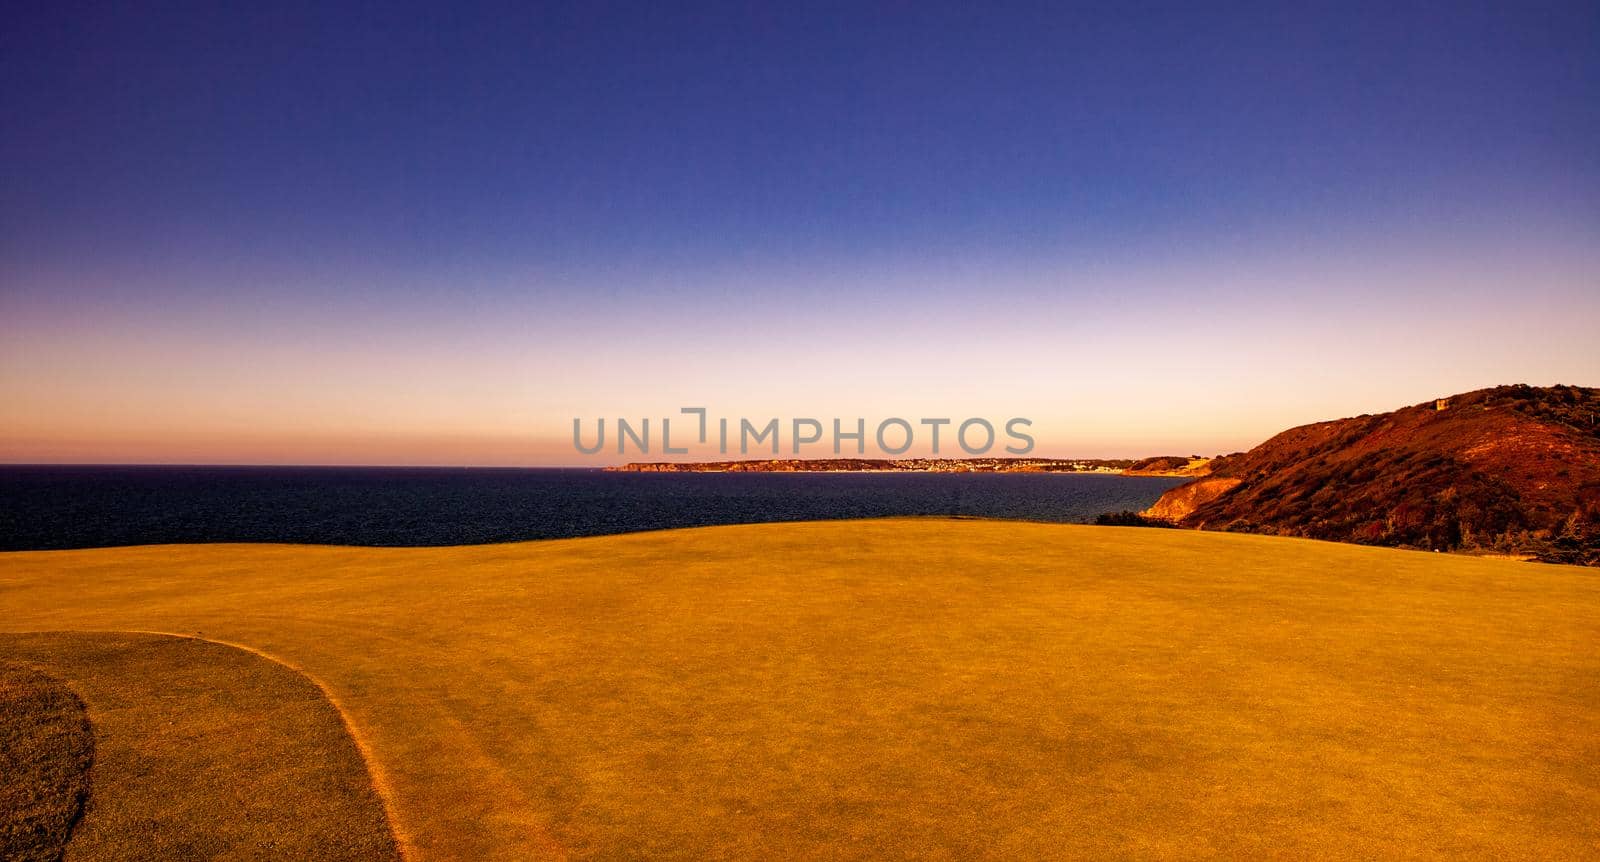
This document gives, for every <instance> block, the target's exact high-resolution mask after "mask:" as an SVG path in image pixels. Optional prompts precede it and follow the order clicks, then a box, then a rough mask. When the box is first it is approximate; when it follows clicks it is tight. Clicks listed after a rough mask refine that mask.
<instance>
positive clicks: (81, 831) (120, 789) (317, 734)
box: [0, 632, 398, 862]
mask: <svg viewBox="0 0 1600 862" xmlns="http://www.w3.org/2000/svg"><path fill="white" fill-rule="evenodd" d="M0 656H4V657H7V658H9V659H11V660H14V661H15V660H21V661H26V662H28V663H30V664H33V665H36V666H39V667H43V668H47V669H48V670H49V672H50V673H51V674H52V675H55V676H59V677H61V678H63V679H65V680H66V681H67V682H68V683H69V684H70V685H71V687H72V688H73V689H74V690H75V691H77V692H79V693H81V695H82V697H83V700H84V701H85V702H87V704H88V712H89V719H90V721H91V723H92V725H93V728H94V734H95V757H94V767H93V770H92V773H91V774H92V778H93V784H94V791H93V794H92V795H91V796H90V799H89V805H88V808H87V811H86V812H85V814H84V816H83V818H82V820H81V821H80V822H79V823H78V826H77V828H76V829H75V830H74V831H73V834H72V840H71V842H70V844H69V845H68V846H69V848H70V850H71V854H70V858H71V859H73V860H75V862H78V860H82V862H95V860H108V862H110V860H117V862H134V861H135V860H150V862H158V860H178V859H238V860H247V859H317V860H337V859H344V860H382V859H397V858H398V854H397V853H396V850H395V844H394V839H393V836H392V835H391V833H390V831H389V826H388V822H387V821H386V819H385V817H384V811H383V805H382V802H381V801H380V800H379V799H378V797H377V796H376V794H375V793H374V792H373V788H372V784H371V781H370V779H369V778H368V775H367V772H366V768H365V764H364V763H363V761H362V758H361V755H360V753H359V752H358V751H357V750H356V747H355V745H354V744H353V743H352V741H351V740H350V737H349V736H348V735H347V734H346V732H345V728H344V725H343V723H342V722H341V721H340V717H339V715H338V713H337V712H335V711H334V709H333V707H332V706H331V705H330V704H329V703H328V701H327V700H326V699H324V698H323V696H322V694H321V692H320V691H318V689H317V688H316V686H314V685H313V684H311V682H310V681H308V680H307V679H306V678H305V677H303V676H301V675H300V674H297V673H295V672H294V671H292V670H290V669H288V668H286V667H283V666H282V665H279V664H276V663H274V662H271V661H267V660H265V659H262V658H261V657H259V656H255V655H252V654H251V653H249V652H245V651H241V650H238V649H234V648H232V647H227V646H223V645H220V644H214V643H208V642H205V641H197V640H192V639H188V638H176V637H169V636H165V635H153V634H117V633H72V632H46V633H39V634H14V635H0ZM12 721H13V717H12V716H11V715H10V714H9V713H8V714H7V715H5V716H4V717H3V718H0V725H10V724H11V723H12ZM7 858H9V857H7ZM45 858H51V859H54V858H58V857H56V856H49V857H45Z"/></svg>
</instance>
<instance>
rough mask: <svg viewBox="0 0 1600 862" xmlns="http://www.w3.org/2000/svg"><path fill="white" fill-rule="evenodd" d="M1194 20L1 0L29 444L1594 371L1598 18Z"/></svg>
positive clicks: (1548, 11) (441, 435)
mask: <svg viewBox="0 0 1600 862" xmlns="http://www.w3.org/2000/svg"><path fill="white" fill-rule="evenodd" d="M1203 5H1206V4H1193V3H1181V4H1144V3H1127V4H1093V5H1090V4H1040V5H1029V4H1021V5H1017V4H948V5H946V4H938V3H895V4H868V3H843V4H739V5H733V4H729V5H726V6H722V5H706V6H699V5H684V6H681V7H679V4H659V3H654V4H616V3H604V2H583V3H574V4H536V3H505V4H492V3H472V2H460V3H452V4H438V5H421V4H416V5H408V4H390V5H386V6H381V7H380V6H379V5H378V4H336V3H326V2H317V3H295V2H283V3H272V4H256V6H257V7H259V8H248V9H239V10H222V9H219V8H217V7H216V4H187V3H160V4H153V3H152V4H144V3H133V4H76V3H71V2H53V3H22V4H16V5H13V6H12V7H9V11H8V14H7V22H6V25H5V27H4V28H3V29H0V107H3V108H4V114H5V116H6V120H5V121H4V122H3V123H0V461H4V462H13V463H36V462H37V463H46V462H88V463H113V462H127V463H295V464H341V463H343V464H449V465H469V464H473V465H582V464H602V463H612V462H616V461H622V460H634V458H633V457H622V456H618V455H617V454H616V452H615V451H614V450H612V449H609V448H608V449H607V450H606V451H605V452H602V453H601V454H597V455H593V456H586V455H582V454H580V453H578V452H577V451H576V450H575V448H574V446H573V443H572V422H573V420H574V419H575V418H579V419H582V420H583V421H584V422H585V423H593V422H594V421H595V420H597V419H598V418H600V417H606V418H607V419H608V423H612V422H615V420H616V418H617V417H627V418H629V419H630V421H637V420H638V419H642V418H646V417H654V421H659V419H660V418H661V417H666V416H679V415H680V414H679V413H678V409H679V408H680V407H686V406H703V407H706V408H707V409H708V410H709V411H710V413H711V415H712V416H713V417H716V416H727V417H734V418H735V420H737V418H739V417H749V418H751V419H752V420H756V421H758V422H764V421H765V420H766V419H767V418H770V417H780V418H782V419H783V421H784V422H785V423H787V422H788V420H789V419H790V418H791V417H821V418H824V419H827V418H832V417H843V418H845V419H846V420H847V422H848V421H853V420H854V419H855V418H857V417H863V418H866V419H867V420H868V422H869V423H876V422H877V421H878V420H879V419H881V418H884V417H888V416H899V417H905V418H907V419H909V420H911V421H913V422H915V421H916V420H917V419H918V418H921V417H953V418H954V419H955V420H956V421H958V422H959V421H960V420H961V419H964V418H967V417H985V418H987V419H989V420H991V421H993V422H995V424H996V425H999V424H1001V423H1003V422H1004V421H1005V420H1006V419H1008V418H1011V417H1027V418H1029V419H1031V420H1032V422H1033V424H1032V426H1031V431H1032V433H1033V435H1034V437H1035V438H1036V440H1037V446H1036V448H1035V450H1034V452H1033V454H1036V455H1041V456H1056V457H1137V456H1143V455H1152V454H1207V455H1209V454H1216V453H1220V452H1229V451H1236V450H1240V449H1245V448H1249V447H1250V446H1253V445H1255V444H1256V443H1259V442H1261V441H1262V440H1264V439H1265V438H1267V437H1269V436H1271V435H1272V434H1274V433H1276V432H1278V431H1280V430H1283V429H1285V428H1287V427H1290V426H1293V425H1298V424H1303V423H1306V422H1312V421H1318V420H1323V419H1332V418H1339V417H1343V416H1350V415H1357V414H1361V413H1371V412H1379V411H1384V410H1389V409H1393V408H1396V407H1400V406H1403V405H1407V404H1414V403H1419V402H1422V401H1426V400H1429V399H1432V398H1434V397H1438V396H1443V395H1448V394H1452V393H1456V392H1461V391H1466V390H1471V389H1475V388H1480V387H1484V386H1491V385H1496V384H1502V383H1514V382H1524V383H1531V384H1536V385H1548V384H1553V383H1558V382H1560V383H1569V384H1579V385H1600V347H1597V346H1596V345H1597V344H1600V338H1597V337H1596V334H1597V333H1600V6H1597V5H1596V4H1594V3H1592V2H1581V3H1538V2H1533V3H1494V4H1478V3H1470V2H1460V3H1421V4H1418V3H1405V2H1385V3H1372V4H1367V3H1350V2H1344V3H1326V4H1321V3H1293V4H1285V3H1269V4H1259V5H1255V4H1247V3H1241V4H1227V6H1228V8H1227V9H1225V10H1224V9H1219V8H1200V7H1201V6H1203ZM112 6H116V7H119V8H109V7H112ZM670 7H678V8H670ZM586 427H588V428H592V427H593V426H592V424H587V425H586ZM613 427H614V426H613ZM657 427H659V426H657ZM869 427H870V425H869ZM925 442H926V441H925V440H919V441H918V442H917V445H916V446H915V447H914V449H913V452H912V454H926V451H925V445H924V444H925ZM785 448H787V440H785ZM696 454H697V455H698V454H703V453H696ZM812 454H817V455H826V454H831V452H825V451H819V452H815V453H812ZM944 454H959V453H949V452H945V453H944Z"/></svg>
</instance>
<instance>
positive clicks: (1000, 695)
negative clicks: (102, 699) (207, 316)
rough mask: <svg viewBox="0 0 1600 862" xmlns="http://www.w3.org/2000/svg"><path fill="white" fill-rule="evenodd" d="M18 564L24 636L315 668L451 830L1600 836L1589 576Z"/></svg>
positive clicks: (1410, 571) (821, 843)
mask: <svg viewBox="0 0 1600 862" xmlns="http://www.w3.org/2000/svg"><path fill="white" fill-rule="evenodd" d="M0 584H3V585H4V587H3V588H4V594H3V597H0V601H3V602H4V604H5V606H6V609H7V611H8V612H7V613H6V614H5V615H3V616H0V626H4V627H7V628H13V629H24V630H25V629H47V628H84V629H117V628H137V629H154V630H163V631H176V632H187V633H200V634H202V635H203V636H205V637H214V638H218V639H222V640H226V641H230V642H236V643H242V644H248V645H250V646H252V647H255V648H258V649H261V650H263V651H265V652H266V653H268V654H270V655H273V656H276V657H279V658H283V659H286V660H289V661H291V662H292V663H294V664H295V665H296V666H297V667H300V668H302V669H304V670H305V671H306V672H307V673H308V674H310V675H312V676H314V677H315V678H317V679H319V680H320V681H322V682H323V683H324V684H325V685H326V686H327V687H328V689H329V690H330V691H331V692H333V693H334V695H335V696H336V697H337V699H338V701H339V702H340V703H341V704H342V705H343V706H344V707H345V709H346V710H347V712H348V714H349V715H350V716H351V719H352V721H353V722H354V725H355V727H356V728H357V730H358V731H359V733H360V735H361V737H362V738H363V739H364V741H365V742H366V743H367V744H368V745H369V746H370V750H371V752H372V753H373V755H374V772H375V774H376V775H377V777H378V779H379V782H380V786H381V787H383V788H385V789H386V790H387V791H388V792H389V793H390V795H391V801H392V803H393V805H394V807H395V810H396V813H397V815H398V818H397V819H398V823H399V826H400V827H401V829H402V830H403V832H404V834H406V835H407V836H408V839H409V846H410V849H411V850H412V855H414V856H415V857H416V858H425V859H426V858H434V859H538V858H561V857H563V856H567V857H590V858H638V857H645V856H657V857H667V858H684V859H718V858H722V859H733V858H739V859H753V858H768V859H779V858H827V859H895V858H902V859H910V858H916V859H975V858H976V859H982V858H988V859H1027V858H1040V859H1045V858H1048V859H1062V858H1083V859H1104V858H1206V857H1210V858H1262V857H1280V858H1281V857H1317V858H1327V859H1372V858H1428V857H1433V858H1542V859H1581V858H1593V857H1594V856H1595V854H1596V853H1597V852H1600V824H1597V821H1596V818H1595V817H1594V816H1593V812H1594V811H1596V810H1600V778H1597V776H1600V578H1597V577H1596V575H1595V573H1594V572H1593V571H1591V570H1584V569H1578V568H1570V567H1560V566H1533V565H1528V564H1518V563H1512V562H1508V561H1497V560H1481V559H1468V558H1462V557H1453V556H1448V555H1441V554H1422V553H1414V552H1403V551H1393V550H1384V549H1377V548H1362V547H1352V546H1345V545H1334V544H1324V543H1315V542H1308V541H1303V540H1293V539H1276V538H1264V537H1257V536H1241V535H1230V534H1206V533H1196V532H1190V531H1176V530H1139V529H1118V528H1096V527H1074V526H1060V525H1043V524H1023V523H1001V522H985V521H944V520H885V521H865V522H833V523H806V524H775V525H756V526H741V527H719V528H709V529H698V530H683V531H671V532H662V533H646V534H635V535H626V536H612V537H604V538H595V539H577V540H563V541H556V542H544V543H530V544H519V545H499V546H478V547H460V548H417V549H370V548H330V547H288V546H240V545H234V546H227V545H215V546H166V547H145V548H123V549H108V550H99V551H69V552H50V553H17V554H9V555H5V556H4V557H0ZM226 681H227V677H226V675H218V676H217V677H216V678H215V679H213V680H211V681H210V682H206V681H204V680H201V679H197V680H195V682H194V684H195V685H196V686H202V685H218V686H221V685H223V684H224V683H225V682H226ZM90 702H91V705H92V703H93V699H92V698H91V699H90ZM234 768H235V772H236V774H238V775H241V776H243V775H247V774H248V772H249V770H251V769H255V768H259V767H258V766H251V765H247V764H245V763H240V764H238V765H236V766H235V767H234ZM97 792H99V791H98V790H97Z"/></svg>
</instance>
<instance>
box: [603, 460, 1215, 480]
mask: <svg viewBox="0 0 1600 862" xmlns="http://www.w3.org/2000/svg"><path fill="white" fill-rule="evenodd" d="M1209 460H1210V459H1206V458H1200V457H1199V456H1195V457H1192V458H1186V457H1183V456H1176V455H1164V456H1158V457H1155V458H1140V459H1134V458H1072V459H1058V458H773V459H761V460H743V461H683V462H673V461H648V462H634V463H631V464H622V465H619V466H615V467H607V468H605V469H607V470H610V471H614V472H623V473H1102V474H1110V475H1118V476H1200V475H1204V469H1205V465H1206V464H1207V463H1208V462H1209Z"/></svg>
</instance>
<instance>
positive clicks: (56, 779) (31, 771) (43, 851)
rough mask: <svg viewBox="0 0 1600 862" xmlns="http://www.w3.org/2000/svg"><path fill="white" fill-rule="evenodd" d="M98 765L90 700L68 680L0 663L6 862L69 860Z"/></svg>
mask: <svg viewBox="0 0 1600 862" xmlns="http://www.w3.org/2000/svg"><path fill="white" fill-rule="evenodd" d="M93 759H94V735H93V734H92V733H91V732H90V730H89V717H88V715H87V714H86V713H85V711H84V706H83V701H81V700H79V699H78V697H77V695H75V694H73V693H72V690H71V689H69V688H68V687H67V686H66V684H65V683H63V682H62V681H61V680H58V679H55V678H54V677H51V676H49V675H47V674H45V673H43V672H41V671H39V670H37V669H34V668H30V667H27V666H25V665H22V664H17V663H12V662H0V859H5V860H8V862H55V860H57V859H60V858H61V855H62V853H64V852H65V851H66V846H67V839H68V838H69V837H70V836H71V834H72V827H73V824H75V823H76V822H77V820H78V815H79V813H80V812H82V810H83V805H84V802H85V801H86V800H87V799H88V798H89V763H90V762H91V761H92V760H93Z"/></svg>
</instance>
